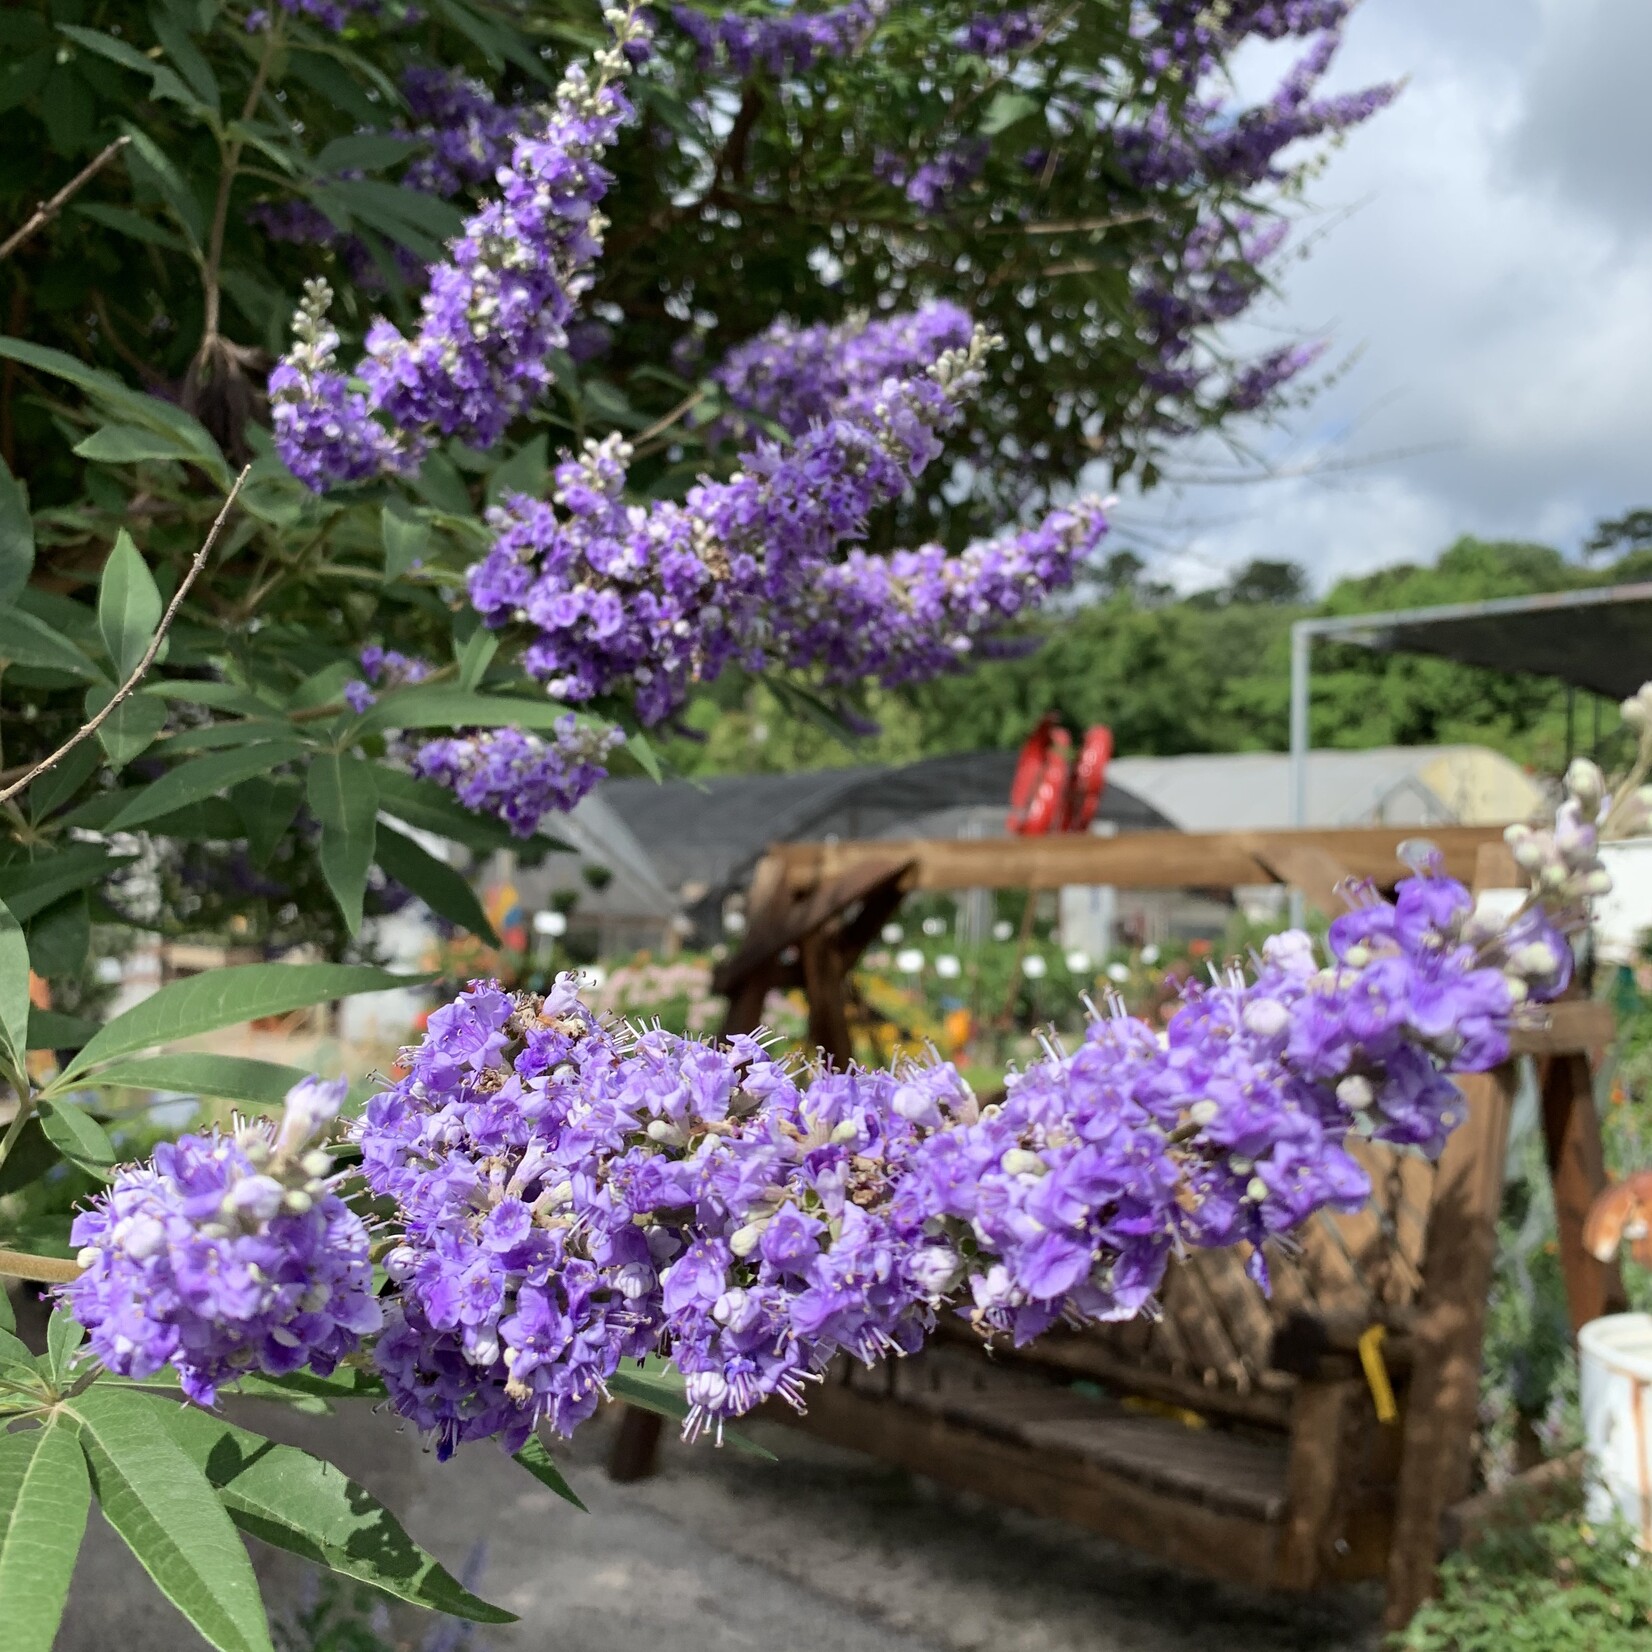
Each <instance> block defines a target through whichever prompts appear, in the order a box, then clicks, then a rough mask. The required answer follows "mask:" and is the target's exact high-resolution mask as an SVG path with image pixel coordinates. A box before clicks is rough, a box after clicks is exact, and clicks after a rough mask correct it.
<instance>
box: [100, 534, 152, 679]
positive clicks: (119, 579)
mask: <svg viewBox="0 0 1652 1652" xmlns="http://www.w3.org/2000/svg"><path fill="white" fill-rule="evenodd" d="M164 607H165V604H164V603H163V602H162V601H161V593H160V589H159V587H158V586H157V585H156V584H155V577H154V575H153V574H151V573H150V571H149V569H148V568H147V567H145V566H144V560H143V558H142V557H141V556H139V555H138V548H137V546H136V545H134V544H133V543H132V536H131V535H130V534H129V533H127V531H126V529H125V528H122V529H121V530H120V532H119V533H118V534H117V535H116V536H115V548H114V549H113V550H112V551H111V552H110V553H109V560H108V561H107V562H105V563H104V565H103V578H102V580H101V581H100V582H99V585H98V631H99V632H100V633H101V634H102V637H103V646H104V647H105V648H107V649H108V650H109V658H110V660H111V662H112V663H113V664H114V667H115V677H116V679H117V680H118V681H120V682H125V681H126V679H127V678H128V677H130V676H131V675H132V673H133V672H134V671H135V670H137V668H138V662H139V661H140V660H141V659H142V658H143V654H144V650H145V649H146V648H148V646H149V642H150V639H151V638H152V637H153V636H154V635H155V632H156V629H157V628H158V627H159V625H160V623H161V613H162V610H163V609H164Z"/></svg>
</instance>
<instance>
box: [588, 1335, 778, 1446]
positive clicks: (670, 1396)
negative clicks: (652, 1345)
mask: <svg viewBox="0 0 1652 1652" xmlns="http://www.w3.org/2000/svg"><path fill="white" fill-rule="evenodd" d="M608 1391H609V1393H611V1394H612V1395H613V1396H614V1398H615V1399H616V1400H624V1401H625V1403H626V1404H627V1405H634V1406H636V1407H637V1409H638V1410H639V1411H654V1412H657V1413H658V1414H659V1415H660V1416H662V1417H672V1418H674V1419H675V1420H676V1421H678V1422H682V1421H683V1420H684V1419H685V1418H686V1417H687V1416H688V1410H689V1406H688V1399H687V1396H686V1395H685V1394H684V1393H683V1379H682V1374H681V1372H679V1371H677V1370H676V1369H674V1368H673V1367H672V1366H670V1365H667V1364H666V1363H665V1361H663V1360H650V1361H649V1362H648V1365H647V1367H646V1368H645V1369H644V1370H640V1371H638V1370H633V1369H631V1368H629V1367H627V1368H625V1369H622V1370H619V1371H616V1372H615V1373H614V1374H613V1376H611V1377H610V1378H609V1379H608ZM722 1438H723V1443H724V1444H725V1445H729V1446H732V1447H733V1448H734V1449H735V1450H736V1451H743V1452H745V1454H746V1455H747V1456H748V1457H761V1458H763V1459H764V1461H765V1462H770V1463H772V1462H774V1461H775V1460H776V1459H775V1455H774V1453H773V1452H772V1451H765V1450H764V1449H763V1447H762V1446H760V1445H758V1443H757V1442H756V1441H755V1440H749V1439H747V1438H746V1437H745V1436H744V1435H743V1434H740V1433H738V1432H737V1431H736V1430H734V1429H732V1428H725V1429H724V1430H723V1435H722Z"/></svg>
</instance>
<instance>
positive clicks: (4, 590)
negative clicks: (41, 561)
mask: <svg viewBox="0 0 1652 1652" xmlns="http://www.w3.org/2000/svg"><path fill="white" fill-rule="evenodd" d="M33 571H34V519H33V518H32V517H31V516H30V515H29V495H28V490H27V489H26V488H24V486H23V484H22V483H21V482H19V481H18V480H17V478H16V477H15V476H13V475H12V473H11V471H10V470H8V469H7V468H6V461H5V460H4V459H0V607H9V606H10V605H11V603H12V602H13V601H14V600H15V598H16V596H17V594H18V592H19V591H21V590H22V589H23V587H24V586H25V585H27V584H28V583H29V575H30V574H31V573H32V572H33Z"/></svg>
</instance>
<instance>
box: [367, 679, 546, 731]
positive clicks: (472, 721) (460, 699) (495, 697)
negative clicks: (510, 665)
mask: <svg viewBox="0 0 1652 1652" xmlns="http://www.w3.org/2000/svg"><path fill="white" fill-rule="evenodd" d="M567 715H568V708H567V707H566V706H564V705H558V704H557V703H556V701H554V700H520V699H513V698H508V697H507V696H505V695H502V694H477V693H473V692H471V691H469V690H467V689H463V688H454V687H452V686H451V685H449V684H447V683H415V684H413V685H412V686H410V687H407V688H401V689H397V690H396V691H395V692H394V693H393V694H386V695H384V696H383V697H382V698H381V699H380V700H379V703H378V704H377V705H375V706H369V707H368V709H367V714H366V715H365V716H364V717H363V718H362V721H361V727H362V731H363V732H364V733H365V732H367V731H368V730H369V729H381V728H527V729H535V728H554V727H555V726H556V724H557V723H559V722H560V721H561V720H562V719H563V718H564V717H566V716H567Z"/></svg>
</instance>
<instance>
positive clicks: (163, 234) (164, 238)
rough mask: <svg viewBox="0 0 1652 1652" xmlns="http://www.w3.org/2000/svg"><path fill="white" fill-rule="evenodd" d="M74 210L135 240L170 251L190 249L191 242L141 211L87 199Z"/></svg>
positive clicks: (77, 204)
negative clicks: (153, 220)
mask: <svg viewBox="0 0 1652 1652" xmlns="http://www.w3.org/2000/svg"><path fill="white" fill-rule="evenodd" d="M74 210H75V211H76V212H78V213H79V214H80V215H81V216H82V217H85V218H90V219H91V220H92V222H93V223H95V224H102V225H103V227H104V228H105V229H112V230H114V231H115V233H116V234H117V235H128V236H130V237H131V238H132V239H133V240H134V241H143V242H146V243H147V244H148V245H149V246H152V247H164V248H165V249H166V250H167V251H168V252H188V251H189V243H188V242H187V241H185V240H184V238H183V237H182V236H181V235H174V234H173V233H172V231H171V230H169V229H162V228H161V226H160V225H159V224H156V223H151V222H150V220H149V219H147V218H145V217H144V216H143V215H142V214H141V213H137V212H133V211H131V210H130V209H129V208H127V207H117V206H106V205H105V204H104V203H103V202H101V201H85V202H76V204H75V207H74Z"/></svg>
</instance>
